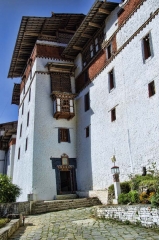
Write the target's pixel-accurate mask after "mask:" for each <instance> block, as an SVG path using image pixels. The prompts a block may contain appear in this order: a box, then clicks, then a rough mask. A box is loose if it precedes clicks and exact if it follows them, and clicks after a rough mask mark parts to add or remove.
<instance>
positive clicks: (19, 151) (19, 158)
mask: <svg viewBox="0 0 159 240" xmlns="http://www.w3.org/2000/svg"><path fill="white" fill-rule="evenodd" d="M18 159H20V147H19V149H18Z"/></svg>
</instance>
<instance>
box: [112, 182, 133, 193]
mask: <svg viewBox="0 0 159 240" xmlns="http://www.w3.org/2000/svg"><path fill="white" fill-rule="evenodd" d="M120 187H121V193H128V192H130V190H131V187H130V182H121V183H120ZM108 192H109V193H110V194H112V193H114V184H112V185H110V186H109V188H108Z"/></svg>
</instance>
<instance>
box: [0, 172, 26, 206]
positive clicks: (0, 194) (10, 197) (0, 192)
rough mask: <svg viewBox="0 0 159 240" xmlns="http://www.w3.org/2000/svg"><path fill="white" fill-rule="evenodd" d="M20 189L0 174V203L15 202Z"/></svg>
mask: <svg viewBox="0 0 159 240" xmlns="http://www.w3.org/2000/svg"><path fill="white" fill-rule="evenodd" d="M20 193H21V189H20V188H19V187H18V186H17V185H15V184H13V183H12V182H11V178H9V177H8V176H7V175H3V174H0V202H1V203H6V202H15V201H16V198H17V197H18V196H19V195H20Z"/></svg>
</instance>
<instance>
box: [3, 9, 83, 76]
mask: <svg viewBox="0 0 159 240" xmlns="http://www.w3.org/2000/svg"><path fill="white" fill-rule="evenodd" d="M84 17H85V15H84V14H61V13H57V14H54V13H53V14H52V16H51V17H22V20H21V24H20V28H19V32H18V36H17V40H16V44H15V47H14V52H13V56H12V60H11V64H10V69H9V73H8V77H9V78H14V77H21V76H22V75H23V73H24V70H25V67H26V63H27V60H28V58H29V57H30V55H31V53H32V50H33V48H34V45H35V43H36V41H37V40H45V39H47V40H48V39H49V40H50V41H57V30H58V31H60V32H61V33H70V34H72V35H73V34H74V33H75V31H76V30H77V28H78V27H79V25H80V24H81V22H82V20H83V19H84Z"/></svg>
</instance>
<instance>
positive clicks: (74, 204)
mask: <svg viewBox="0 0 159 240" xmlns="http://www.w3.org/2000/svg"><path fill="white" fill-rule="evenodd" d="M96 205H101V202H100V201H99V199H98V198H77V199H72V200H70V199H68V200H54V201H37V202H34V203H33V204H32V210H31V213H32V214H39V213H46V212H53V211H61V210H66V209H75V208H82V207H91V206H96Z"/></svg>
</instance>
